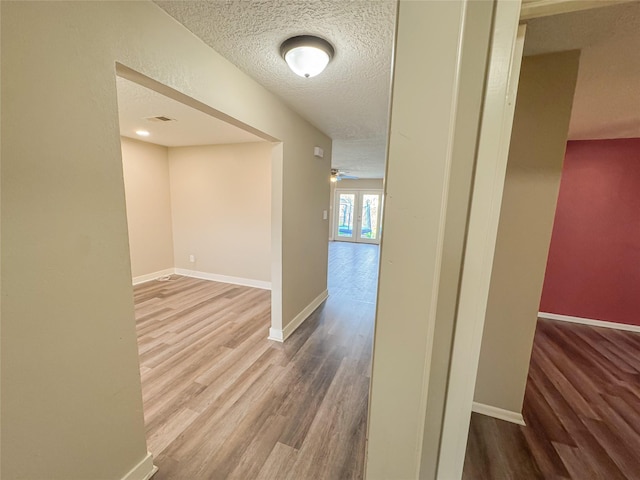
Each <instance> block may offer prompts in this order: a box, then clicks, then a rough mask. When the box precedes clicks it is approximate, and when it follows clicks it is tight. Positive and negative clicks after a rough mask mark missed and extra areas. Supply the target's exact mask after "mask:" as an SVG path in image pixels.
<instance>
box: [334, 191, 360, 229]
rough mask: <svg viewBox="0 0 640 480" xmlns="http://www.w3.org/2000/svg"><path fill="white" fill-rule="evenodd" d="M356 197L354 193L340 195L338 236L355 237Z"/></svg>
mask: <svg viewBox="0 0 640 480" xmlns="http://www.w3.org/2000/svg"><path fill="white" fill-rule="evenodd" d="M355 203H356V196H355V195H354V194H353V193H341V194H340V206H339V208H340V210H339V213H338V236H339V237H344V238H352V237H353V217H354V214H355Z"/></svg>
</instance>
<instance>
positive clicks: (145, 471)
mask: <svg viewBox="0 0 640 480" xmlns="http://www.w3.org/2000/svg"><path fill="white" fill-rule="evenodd" d="M157 471H158V467H156V466H155V465H154V464H153V455H151V453H149V452H147V456H146V457H144V458H143V459H142V461H141V462H140V463H138V464H137V465H136V466H135V467H133V468H132V469H131V470H129V473H127V474H126V475H125V476H124V477H122V480H149V479H150V478H151V477H153V475H154V474H155V473H156V472H157Z"/></svg>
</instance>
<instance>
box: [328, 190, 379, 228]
mask: <svg viewBox="0 0 640 480" xmlns="http://www.w3.org/2000/svg"><path fill="white" fill-rule="evenodd" d="M383 185H384V180H383V179H382V178H359V179H357V180H351V179H344V180H340V181H339V182H335V183H331V204H330V207H329V208H330V209H329V221H330V225H331V226H330V229H329V240H333V239H334V235H335V228H336V218H335V212H336V211H335V208H336V190H338V189H342V190H348V189H352V190H382V188H383Z"/></svg>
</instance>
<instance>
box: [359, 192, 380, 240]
mask: <svg viewBox="0 0 640 480" xmlns="http://www.w3.org/2000/svg"><path fill="white" fill-rule="evenodd" d="M379 203H380V195H378V194H367V193H365V194H363V195H362V223H361V227H360V238H367V239H369V240H376V239H377V238H378V218H379V216H378V208H379Z"/></svg>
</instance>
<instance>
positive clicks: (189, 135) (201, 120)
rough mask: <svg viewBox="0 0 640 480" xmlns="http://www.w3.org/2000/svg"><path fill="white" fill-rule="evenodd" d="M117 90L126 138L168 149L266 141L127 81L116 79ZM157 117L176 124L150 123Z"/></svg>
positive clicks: (121, 127)
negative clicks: (142, 132)
mask: <svg viewBox="0 0 640 480" xmlns="http://www.w3.org/2000/svg"><path fill="white" fill-rule="evenodd" d="M116 87H117V91H118V116H119V121H120V134H121V135H122V136H124V137H130V138H135V139H137V140H141V141H143V142H148V143H155V144H157V145H164V146H165V147H184V146H189V145H216V144H227V143H245V142H260V141H263V140H262V139H261V138H260V137H257V136H256V135H253V134H252V133H249V132H246V131H244V130H242V129H240V128H238V127H235V126H233V125H230V124H228V123H227V122H224V121H222V120H219V119H217V118H214V117H212V116H210V115H207V114H206V113H203V112H201V111H199V110H196V109H195V108H191V107H189V106H187V105H185V104H183V103H180V102H178V101H176V100H173V99H171V98H169V97H165V96H164V95H162V94H160V93H157V92H154V91H153V90H149V89H148V88H145V87H143V86H141V85H138V84H137V83H134V82H131V81H129V80H126V79H124V78H120V77H117V78H116ZM157 116H165V117H168V118H171V119H173V120H175V121H173V122H155V121H149V120H147V119H148V118H150V117H157ZM136 130H147V131H148V132H149V133H150V135H149V136H148V137H140V136H138V135H136V133H135V132H136Z"/></svg>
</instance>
